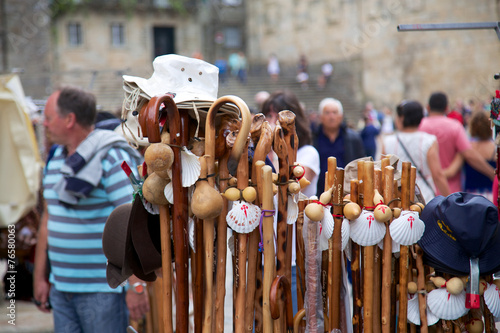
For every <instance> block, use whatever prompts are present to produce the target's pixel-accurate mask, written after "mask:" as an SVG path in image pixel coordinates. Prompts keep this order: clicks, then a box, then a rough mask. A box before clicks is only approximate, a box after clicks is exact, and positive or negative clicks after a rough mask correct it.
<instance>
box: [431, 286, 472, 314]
mask: <svg viewBox="0 0 500 333" xmlns="http://www.w3.org/2000/svg"><path fill="white" fill-rule="evenodd" d="M427 306H428V307H429V310H430V311H431V312H432V313H434V314H435V315H436V316H437V317H439V318H441V319H445V320H455V319H458V318H460V317H462V316H463V315H465V314H466V313H467V312H468V311H469V309H467V308H466V307H465V291H463V292H461V293H460V294H458V295H452V294H450V293H449V292H448V291H447V290H446V288H439V289H434V290H432V291H431V292H429V294H427Z"/></svg>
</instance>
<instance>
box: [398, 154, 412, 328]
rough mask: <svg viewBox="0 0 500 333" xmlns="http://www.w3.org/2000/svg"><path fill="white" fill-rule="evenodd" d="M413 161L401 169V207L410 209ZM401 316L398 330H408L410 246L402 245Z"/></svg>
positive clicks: (400, 266) (400, 267)
mask: <svg viewBox="0 0 500 333" xmlns="http://www.w3.org/2000/svg"><path fill="white" fill-rule="evenodd" d="M410 173H411V163H410V162H403V164H402V171H401V209H402V210H409V209H410V195H411V194H410V192H411V189H410V177H411V175H410ZM399 253H400V255H399V315H398V316H399V318H398V332H401V333H406V332H407V317H408V315H407V313H408V296H407V294H408V261H409V247H408V246H404V245H401V246H400V250H399Z"/></svg>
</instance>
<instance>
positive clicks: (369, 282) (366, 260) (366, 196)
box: [363, 161, 376, 333]
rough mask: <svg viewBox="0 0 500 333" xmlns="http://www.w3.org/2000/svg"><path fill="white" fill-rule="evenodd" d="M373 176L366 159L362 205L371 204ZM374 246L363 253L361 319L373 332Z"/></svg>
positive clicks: (372, 165) (367, 329)
mask: <svg viewBox="0 0 500 333" xmlns="http://www.w3.org/2000/svg"><path fill="white" fill-rule="evenodd" d="M373 178H374V163H373V162H372V161H367V162H365V164H364V178H363V205H364V207H365V209H366V207H372V206H373V194H374V191H373ZM375 246H376V245H372V246H365V247H364V255H363V276H364V277H363V320H364V332H365V333H372V332H373V267H374V260H375Z"/></svg>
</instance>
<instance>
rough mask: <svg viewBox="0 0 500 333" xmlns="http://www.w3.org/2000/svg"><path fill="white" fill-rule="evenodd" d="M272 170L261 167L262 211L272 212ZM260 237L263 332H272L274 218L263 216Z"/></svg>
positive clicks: (268, 167) (267, 215) (269, 215)
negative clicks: (262, 258)
mask: <svg viewBox="0 0 500 333" xmlns="http://www.w3.org/2000/svg"><path fill="white" fill-rule="evenodd" d="M272 182H273V178H272V169H271V167H270V166H269V165H265V166H263V167H262V183H263V185H264V186H263V192H262V209H263V210H266V211H269V210H273V186H272V184H273V183H272ZM262 224H263V225H262V229H263V232H262V237H263V243H264V281H263V290H262V311H263V314H262V315H263V332H264V333H272V332H273V318H272V317H271V308H270V300H269V296H270V292H271V285H272V283H273V277H274V226H273V224H274V217H273V216H272V215H271V214H265V215H264V217H263V222H262Z"/></svg>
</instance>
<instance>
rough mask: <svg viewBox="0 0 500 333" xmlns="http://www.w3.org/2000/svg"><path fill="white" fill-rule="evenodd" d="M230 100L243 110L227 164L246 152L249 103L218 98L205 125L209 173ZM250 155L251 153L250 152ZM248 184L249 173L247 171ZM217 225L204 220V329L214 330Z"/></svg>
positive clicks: (235, 99) (211, 182) (232, 98)
mask: <svg viewBox="0 0 500 333" xmlns="http://www.w3.org/2000/svg"><path fill="white" fill-rule="evenodd" d="M227 103H233V104H235V105H236V106H237V107H238V109H239V110H240V112H241V118H242V121H241V128H240V131H239V133H238V136H237V137H236V140H235V143H234V145H233V149H232V150H231V155H230V157H229V160H228V163H230V162H231V161H233V163H234V162H237V161H239V159H240V157H241V156H242V154H243V153H247V152H246V145H247V138H248V134H249V132H250V124H251V115H250V111H249V109H248V106H247V105H246V103H245V102H244V101H243V100H242V99H241V98H239V97H237V96H223V97H220V98H218V99H217V100H216V101H215V102H214V103H213V104H212V106H211V107H210V109H209V110H208V114H207V119H206V125H205V154H206V155H208V158H207V171H208V174H209V175H213V174H215V116H216V114H217V112H218V111H219V109H220V108H221V106H223V105H224V104H227ZM247 154H248V153H247ZM208 183H209V185H210V186H212V187H213V186H214V184H215V181H214V177H208ZM247 183H248V173H247ZM214 225H215V219H206V220H205V221H204V228H203V233H204V234H203V238H204V245H205V287H206V291H207V292H206V294H205V314H204V320H203V332H211V331H212V310H213V294H212V290H213V262H214V261H213V260H214V258H213V253H214V245H213V244H214V243H213V241H214V230H215V229H214ZM224 268H225V267H224Z"/></svg>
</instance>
